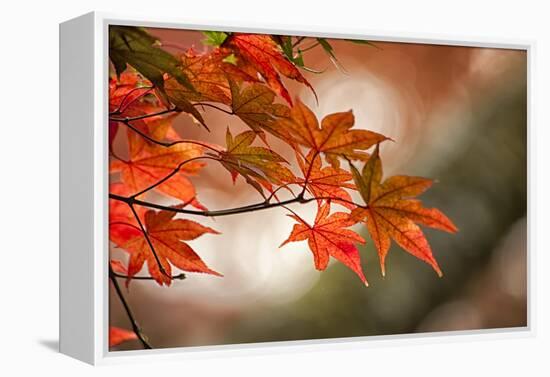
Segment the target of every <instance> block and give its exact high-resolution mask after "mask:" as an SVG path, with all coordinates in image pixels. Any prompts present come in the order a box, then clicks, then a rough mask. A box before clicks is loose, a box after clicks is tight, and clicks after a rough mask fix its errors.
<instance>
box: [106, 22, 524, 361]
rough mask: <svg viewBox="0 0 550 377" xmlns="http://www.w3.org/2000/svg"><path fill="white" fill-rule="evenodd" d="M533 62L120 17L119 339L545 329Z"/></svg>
mask: <svg viewBox="0 0 550 377" xmlns="http://www.w3.org/2000/svg"><path fill="white" fill-rule="evenodd" d="M526 64H527V57H526V53H525V52H524V51H520V50H512V49H495V48H473V47H461V46H443V45H428V44H415V43H393V42H379V41H364V40H346V39H331V38H319V37H304V36H284V35H265V34H245V33H235V32H217V31H190V30H177V29H154V28H140V27H133V26H113V25H112V26H110V29H109V72H110V74H109V115H108V116H109V178H110V184H109V241H110V243H109V245H110V261H109V277H108V279H109V282H110V283H109V287H110V295H109V302H110V304H109V323H110V326H109V349H110V350H113V351H114V350H133V349H149V348H167V347H189V346H204V345H225V344H243V343H258V342H274V341H291V340H311V339H332V338H349V337H362V336H370V335H390V334H409V333H422V332H437V331H452V330H476V329H494V328H512V327H523V326H526V325H527V288H526V286H527V283H526V281H527V265H526V259H527V251H526V214H527V194H526V189H527V157H526V156H527V145H526V144H527V142H526V139H527V94H526V93H527V92H526V85H527V84H526V83H527V75H526Z"/></svg>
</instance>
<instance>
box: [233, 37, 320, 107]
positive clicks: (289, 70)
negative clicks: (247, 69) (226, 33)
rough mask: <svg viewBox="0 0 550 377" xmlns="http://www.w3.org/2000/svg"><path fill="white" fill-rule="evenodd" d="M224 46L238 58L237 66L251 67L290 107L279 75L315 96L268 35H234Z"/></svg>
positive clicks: (308, 84)
mask: <svg viewBox="0 0 550 377" xmlns="http://www.w3.org/2000/svg"><path fill="white" fill-rule="evenodd" d="M224 45H226V46H228V47H230V48H232V49H233V51H234V52H235V55H237V56H238V57H240V58H241V59H240V61H239V63H238V64H240V65H247V64H248V65H251V66H252V67H254V69H255V70H256V71H257V72H258V73H259V74H260V75H261V76H262V77H263V78H264V79H265V81H266V82H267V84H268V85H269V87H270V88H272V89H273V90H274V91H275V92H276V93H278V94H279V95H280V96H281V97H283V98H284V99H285V101H287V102H288V103H289V104H290V105H292V99H291V98H290V95H289V94H288V91H287V90H286V88H285V86H284V85H283V83H282V81H281V77H280V76H279V73H280V74H282V75H283V76H286V77H288V78H290V79H292V80H296V81H298V82H300V83H302V84H305V85H307V86H308V87H309V88H310V89H311V90H312V91H313V93H314V94H315V91H314V90H313V87H312V86H311V84H310V83H309V82H308V81H307V80H306V79H305V77H304V76H302V74H301V73H300V71H299V70H298V68H296V66H295V65H294V64H293V63H292V62H290V61H289V60H288V59H287V58H286V56H285V55H284V54H283V52H282V50H281V48H280V46H279V45H278V44H277V43H276V42H275V41H274V40H273V38H272V37H271V36H270V35H261V34H239V33H234V34H232V35H231V36H230V37H228V38H227V40H226V42H224Z"/></svg>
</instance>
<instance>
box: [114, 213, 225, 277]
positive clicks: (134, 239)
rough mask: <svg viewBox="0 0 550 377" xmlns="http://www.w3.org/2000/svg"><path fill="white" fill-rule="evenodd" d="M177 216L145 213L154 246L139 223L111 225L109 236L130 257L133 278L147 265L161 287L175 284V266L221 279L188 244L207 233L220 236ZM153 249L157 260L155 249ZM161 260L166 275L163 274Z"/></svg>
mask: <svg viewBox="0 0 550 377" xmlns="http://www.w3.org/2000/svg"><path fill="white" fill-rule="evenodd" d="M175 215H176V214H175V213H174V212H169V211H160V212H156V211H152V210H150V211H147V212H145V214H144V216H143V217H144V220H143V223H144V227H145V230H146V232H147V236H148V238H149V241H150V242H151V244H149V242H148V241H147V238H146V237H145V235H144V234H143V232H142V231H141V229H140V228H139V227H138V226H136V225H135V223H133V222H126V223H125V222H123V221H116V222H110V224H109V230H110V233H109V234H110V239H111V241H112V242H114V243H115V244H116V245H117V246H118V247H120V248H121V249H124V250H125V251H127V252H128V253H129V254H130V260H129V262H128V276H129V278H131V277H132V276H134V275H135V274H137V273H138V272H139V271H141V269H142V268H143V265H144V264H145V262H147V268H148V270H149V273H150V275H151V277H153V278H154V279H155V280H156V281H157V283H158V284H160V285H163V284H166V285H170V284H171V282H172V279H171V278H170V274H171V271H172V268H171V266H172V265H173V266H175V267H177V268H179V269H181V270H183V271H188V272H203V273H207V274H212V275H217V276H221V274H219V273H218V272H216V271H214V270H211V269H210V268H209V267H208V266H207V265H206V264H205V263H204V262H203V261H202V259H201V258H200V257H199V256H198V255H197V253H195V251H194V250H193V249H192V248H191V246H189V245H188V244H187V243H186V242H184V241H190V240H194V239H196V238H198V237H200V236H202V235H203V234H205V233H212V234H218V232H217V231H215V230H214V229H212V228H209V227H207V226H204V225H201V224H199V223H197V222H195V221H191V220H187V219H174V216H175ZM121 228H123V229H131V231H127V230H121ZM151 245H152V247H153V249H154V250H155V253H156V256H155V254H154V253H153V251H152V249H151ZM157 258H158V260H159V261H160V263H161V264H162V267H163V269H164V271H165V272H166V274H164V273H162V271H161V269H160V267H159V265H158V262H157Z"/></svg>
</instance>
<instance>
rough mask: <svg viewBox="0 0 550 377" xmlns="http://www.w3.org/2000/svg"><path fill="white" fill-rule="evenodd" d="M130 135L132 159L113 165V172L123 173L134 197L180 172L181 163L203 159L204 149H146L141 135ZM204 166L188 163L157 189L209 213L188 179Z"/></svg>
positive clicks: (187, 145)
mask: <svg viewBox="0 0 550 377" xmlns="http://www.w3.org/2000/svg"><path fill="white" fill-rule="evenodd" d="M128 133H129V134H128V143H129V151H130V158H129V159H128V160H126V161H123V160H114V161H112V162H111V165H110V172H111V173H115V172H120V177H121V181H122V183H124V185H126V186H127V188H128V191H129V192H131V193H132V194H137V193H139V192H141V191H142V190H144V189H146V188H148V187H150V186H152V185H154V184H156V183H157V182H159V181H160V180H162V179H163V178H165V177H166V176H168V175H169V174H171V173H172V172H173V171H174V170H175V169H177V168H178V167H179V166H180V164H181V163H183V162H185V161H188V160H191V159H194V158H197V157H200V156H202V153H203V147H201V146H198V145H195V144H190V143H179V144H175V145H173V146H171V147H165V146H159V145H156V144H154V145H144V144H141V143H140V142H139V140H140V138H141V137H140V136H139V135H138V136H137V137H135V135H132V134H134V131H132V130H128ZM203 166H204V163H203V162H201V161H190V162H189V163H185V164H183V165H182V166H181V167H180V169H179V171H178V172H177V173H176V174H174V175H173V176H172V177H170V178H169V179H168V180H166V181H165V182H163V183H161V184H160V185H158V186H156V187H155V188H154V189H155V190H157V191H158V192H160V193H162V194H165V195H169V196H171V197H174V198H177V199H180V200H182V201H183V203H187V204H191V205H193V206H194V207H196V208H199V209H205V208H204V206H202V205H201V204H200V203H199V202H198V200H197V199H196V191H195V187H194V186H193V184H192V183H191V181H190V180H189V178H188V176H189V175H194V174H196V173H197V172H198V171H199V170H200V169H201V168H202V167H203Z"/></svg>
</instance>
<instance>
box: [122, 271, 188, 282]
mask: <svg viewBox="0 0 550 377" xmlns="http://www.w3.org/2000/svg"><path fill="white" fill-rule="evenodd" d="M113 275H114V276H115V277H117V278H121V279H132V280H155V278H154V277H152V276H129V275H123V274H119V273H117V272H113ZM186 278H187V276H186V275H185V274H184V273H183V272H182V273H181V274H177V275H172V280H185V279H186Z"/></svg>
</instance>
